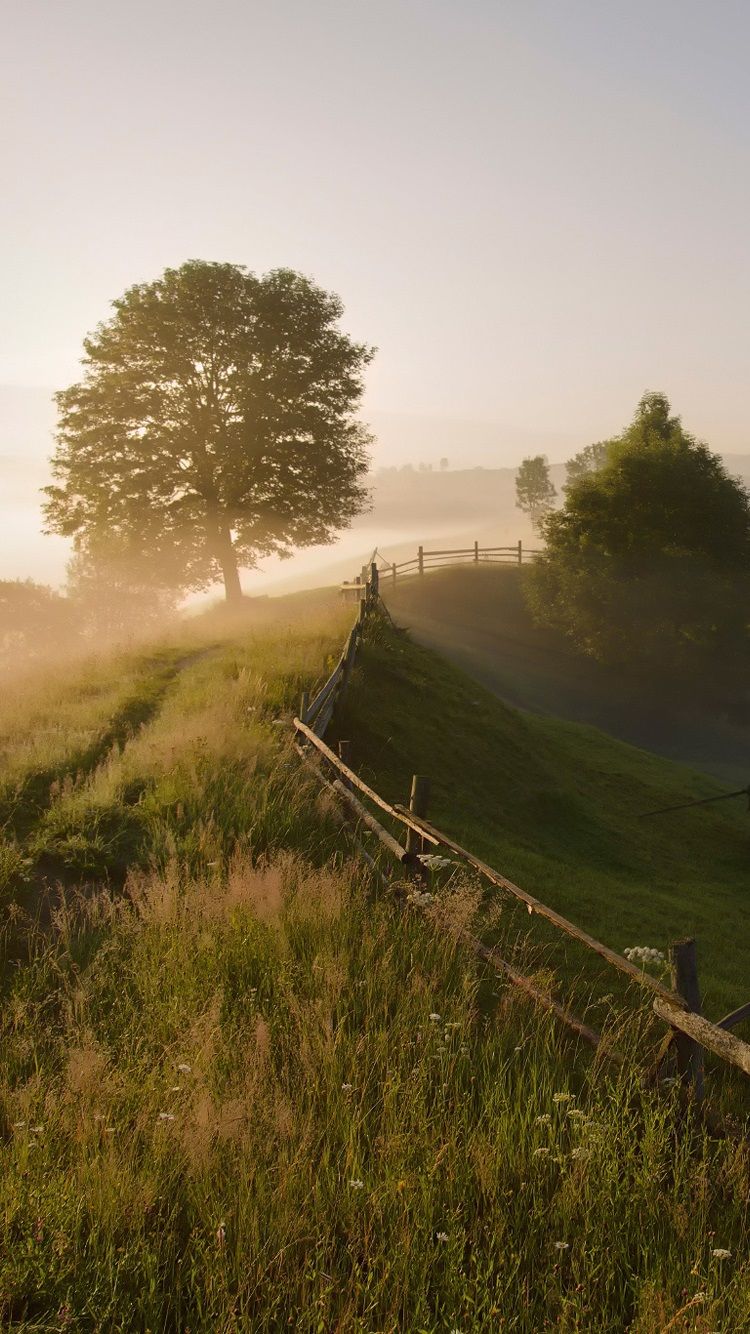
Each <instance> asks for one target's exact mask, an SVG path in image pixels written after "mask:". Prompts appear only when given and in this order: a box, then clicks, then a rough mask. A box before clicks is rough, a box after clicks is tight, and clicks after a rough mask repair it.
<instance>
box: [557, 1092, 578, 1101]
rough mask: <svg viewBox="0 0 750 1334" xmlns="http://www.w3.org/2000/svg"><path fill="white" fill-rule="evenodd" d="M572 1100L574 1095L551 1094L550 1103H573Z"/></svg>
mask: <svg viewBox="0 0 750 1334" xmlns="http://www.w3.org/2000/svg"><path fill="white" fill-rule="evenodd" d="M574 1099H575V1094H574V1093H553V1094H552V1101H553V1102H573V1101H574Z"/></svg>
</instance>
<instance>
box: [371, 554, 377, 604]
mask: <svg viewBox="0 0 750 1334" xmlns="http://www.w3.org/2000/svg"><path fill="white" fill-rule="evenodd" d="M370 596H371V597H373V598H376V597H377V596H378V567H377V565H376V564H375V561H373V562H372V565H371V566H370Z"/></svg>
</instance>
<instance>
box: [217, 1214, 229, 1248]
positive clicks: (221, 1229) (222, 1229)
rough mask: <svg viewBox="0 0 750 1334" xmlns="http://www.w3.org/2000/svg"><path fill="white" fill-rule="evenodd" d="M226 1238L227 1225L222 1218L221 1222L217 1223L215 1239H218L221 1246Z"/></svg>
mask: <svg viewBox="0 0 750 1334" xmlns="http://www.w3.org/2000/svg"><path fill="white" fill-rule="evenodd" d="M226 1239H227V1225H226V1223H225V1222H224V1220H223V1218H222V1220H221V1222H220V1223H219V1226H218V1227H217V1229H216V1240H217V1241H218V1243H219V1245H220V1246H223V1245H224V1242H225V1241H226Z"/></svg>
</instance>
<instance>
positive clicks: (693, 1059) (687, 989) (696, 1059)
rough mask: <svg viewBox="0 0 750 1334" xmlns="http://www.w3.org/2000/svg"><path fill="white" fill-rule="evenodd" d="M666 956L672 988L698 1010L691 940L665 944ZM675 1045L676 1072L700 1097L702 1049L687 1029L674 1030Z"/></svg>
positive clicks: (697, 987) (691, 1006)
mask: <svg viewBox="0 0 750 1334" xmlns="http://www.w3.org/2000/svg"><path fill="white" fill-rule="evenodd" d="M669 959H670V963H671V965H672V988H673V990H674V991H676V992H677V993H678V995H680V996H682V998H683V1000H685V1001H687V1005H688V1009H690V1010H692V1011H693V1013H694V1014H700V1012H701V992H700V987H699V985H698V964H697V958H696V950H695V941H694V940H693V938H692V937H688V939H687V940H676V941H675V942H674V944H673V945H670V947H669ZM674 1040H675V1047H676V1049H677V1072H678V1074H679V1076H680V1079H681V1080H682V1081H683V1083H685V1084H692V1086H693V1092H694V1094H695V1097H696V1098H697V1099H698V1101H700V1099H701V1098H702V1097H703V1049H702V1048H701V1046H700V1044H699V1043H698V1042H696V1041H695V1039H694V1038H690V1037H688V1035H687V1033H681V1032H680V1031H679V1030H675V1038H674Z"/></svg>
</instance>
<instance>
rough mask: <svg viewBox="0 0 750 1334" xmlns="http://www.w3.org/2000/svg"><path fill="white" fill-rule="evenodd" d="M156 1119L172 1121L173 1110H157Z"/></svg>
mask: <svg viewBox="0 0 750 1334" xmlns="http://www.w3.org/2000/svg"><path fill="white" fill-rule="evenodd" d="M156 1119H157V1121H174V1119H175V1118H174V1113H173V1112H159V1115H158V1116H157V1118H156Z"/></svg>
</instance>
